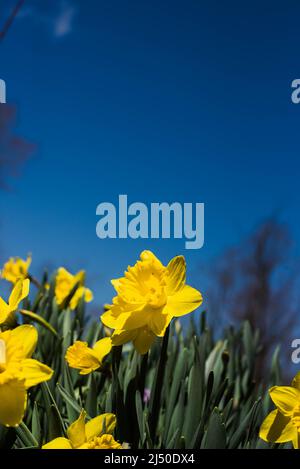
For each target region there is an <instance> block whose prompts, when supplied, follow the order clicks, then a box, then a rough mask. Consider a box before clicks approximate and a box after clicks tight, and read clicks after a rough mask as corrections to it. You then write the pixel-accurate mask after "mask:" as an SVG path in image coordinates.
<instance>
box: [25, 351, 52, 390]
mask: <svg viewBox="0 0 300 469" xmlns="http://www.w3.org/2000/svg"><path fill="white" fill-rule="evenodd" d="M21 364H22V373H23V375H24V378H25V387H26V389H28V388H31V386H36V385H37V384H40V383H43V382H44V381H49V379H51V378H52V375H53V370H51V368H49V366H47V365H44V364H43V363H41V362H39V361H37V360H33V359H32V358H25V360H22V362H21Z"/></svg>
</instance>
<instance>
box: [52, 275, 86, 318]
mask: <svg viewBox="0 0 300 469" xmlns="http://www.w3.org/2000/svg"><path fill="white" fill-rule="evenodd" d="M84 280H85V272H84V271H83V270H81V271H80V272H78V273H77V274H76V275H72V274H71V273H70V272H68V271H67V270H66V269H65V268H64V267H60V268H59V269H58V271H57V275H56V284H55V297H56V301H57V304H58V305H61V304H62V303H63V302H64V300H65V299H66V298H67V297H68V295H69V294H70V293H71V291H72V289H73V288H74V287H75V285H76V284H77V283H78V284H79V286H78V288H77V290H76V292H75V293H74V295H73V296H72V298H71V301H70V308H71V309H75V308H76V307H77V305H78V303H79V301H80V300H81V298H82V297H84V301H86V302H87V303H89V302H90V301H92V299H93V293H92V292H91V290H90V289H89V288H86V287H85V286H84Z"/></svg>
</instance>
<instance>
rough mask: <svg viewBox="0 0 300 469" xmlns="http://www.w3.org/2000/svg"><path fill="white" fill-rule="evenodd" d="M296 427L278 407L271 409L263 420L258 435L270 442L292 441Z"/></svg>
mask: <svg viewBox="0 0 300 469" xmlns="http://www.w3.org/2000/svg"><path fill="white" fill-rule="evenodd" d="M295 433H298V432H297V428H296V427H295V426H294V425H293V424H292V422H291V419H290V418H289V417H285V416H284V415H283V414H282V413H281V412H280V411H279V410H278V409H275V410H273V411H272V412H271V413H270V414H269V415H268V416H267V417H266V418H265V420H264V421H263V423H262V425H261V427H260V431H259V436H260V438H261V439H262V440H265V441H269V442H271V443H285V442H287V441H293V439H294V438H295Z"/></svg>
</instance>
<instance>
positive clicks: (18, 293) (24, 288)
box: [8, 278, 30, 311]
mask: <svg viewBox="0 0 300 469" xmlns="http://www.w3.org/2000/svg"><path fill="white" fill-rule="evenodd" d="M29 285H30V281H29V279H28V278H27V279H25V280H18V281H17V283H16V285H15V286H14V288H13V290H12V292H11V294H10V297H9V300H8V304H9V307H10V308H11V310H12V311H14V310H16V309H17V308H18V306H19V303H20V302H21V301H22V300H24V298H26V296H28V294H29Z"/></svg>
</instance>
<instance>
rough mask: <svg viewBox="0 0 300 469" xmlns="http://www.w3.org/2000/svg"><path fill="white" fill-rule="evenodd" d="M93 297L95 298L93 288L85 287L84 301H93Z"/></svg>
mask: <svg viewBox="0 0 300 469" xmlns="http://www.w3.org/2000/svg"><path fill="white" fill-rule="evenodd" d="M93 298H94V295H93V292H92V290H90V289H89V288H85V289H84V301H85V302H86V303H90V302H91V301H93Z"/></svg>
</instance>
